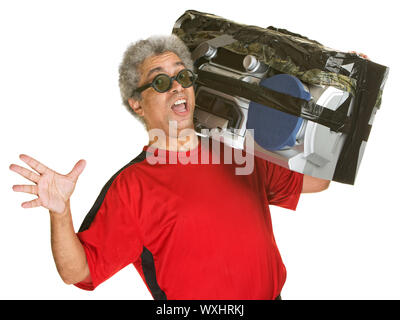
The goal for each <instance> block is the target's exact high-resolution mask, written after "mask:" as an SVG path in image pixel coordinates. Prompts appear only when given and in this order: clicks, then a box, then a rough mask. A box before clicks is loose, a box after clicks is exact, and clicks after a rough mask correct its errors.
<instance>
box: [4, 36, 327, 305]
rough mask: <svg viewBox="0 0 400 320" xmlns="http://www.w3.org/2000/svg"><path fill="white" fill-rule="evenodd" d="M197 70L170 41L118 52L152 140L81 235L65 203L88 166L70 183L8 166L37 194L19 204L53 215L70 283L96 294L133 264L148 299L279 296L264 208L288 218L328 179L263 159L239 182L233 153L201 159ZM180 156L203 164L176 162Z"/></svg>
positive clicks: (279, 267) (56, 251)
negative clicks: (196, 124) (303, 197)
mask: <svg viewBox="0 0 400 320" xmlns="http://www.w3.org/2000/svg"><path fill="white" fill-rule="evenodd" d="M192 68H193V65H192V61H191V60H190V53H189V51H188V49H187V48H186V47H185V45H184V44H183V43H182V42H181V41H180V40H179V39H178V38H177V37H175V36H168V37H152V38H149V39H147V40H143V41H139V42H137V43H136V44H134V45H132V46H130V47H129V48H128V50H127V51H126V52H125V55H124V59H123V61H122V64H121V66H120V89H121V95H122V99H123V102H124V104H125V105H126V106H127V107H129V108H130V110H132V112H133V113H134V115H136V116H137V117H139V118H140V119H141V120H142V121H143V123H144V124H145V126H146V129H147V130H148V131H149V136H150V143H149V146H146V147H145V148H144V150H143V152H142V153H141V154H140V155H139V156H138V157H137V158H135V159H134V160H132V161H131V162H130V163H129V164H127V165H126V166H125V167H124V168H122V169H121V170H119V171H118V172H117V173H116V174H115V175H114V176H113V177H112V178H111V179H110V180H109V181H108V182H107V184H106V185H105V186H104V188H103V189H102V191H101V193H100V195H99V197H98V199H97V200H96V202H95V203H94V205H93V207H92V209H91V210H90V212H89V213H88V215H87V216H86V218H85V220H84V221H83V223H82V226H81V228H80V230H79V232H78V233H77V234H76V233H75V231H74V229H73V224H72V218H71V210H70V197H71V195H72V193H73V191H74V188H75V185H76V182H77V179H78V177H79V175H80V174H81V173H82V171H83V170H84V167H85V161H84V160H80V161H78V162H77V163H76V164H75V166H74V168H73V169H72V170H71V172H70V173H69V174H67V175H61V174H59V173H57V172H55V171H53V170H51V169H49V168H47V167H46V166H44V165H43V164H41V163H40V162H38V161H36V160H35V159H33V158H31V157H29V156H27V155H21V156H20V158H21V160H22V161H24V162H25V163H26V164H28V165H29V166H30V167H31V168H32V169H34V170H35V171H36V172H33V171H31V170H28V169H25V168H23V167H20V166H18V165H15V164H12V165H11V166H10V169H11V170H13V171H15V172H17V173H19V174H20V175H22V176H24V177H25V178H27V179H29V180H30V181H32V182H34V185H23V186H22V185H16V186H13V189H14V191H17V192H25V193H31V194H35V195H37V196H38V198H37V199H35V200H32V201H28V202H24V203H23V204H22V207H24V208H32V207H37V206H43V207H44V208H47V209H48V210H49V211H50V217H51V244H52V252H53V256H54V260H55V264H56V267H57V270H58V272H59V274H60V276H61V278H62V279H63V281H64V282H65V283H67V284H75V285H76V286H78V287H80V288H82V289H87V290H93V289H94V288H95V287H96V286H98V285H99V284H100V283H102V282H103V281H105V280H106V279H108V278H109V277H111V276H112V275H113V274H115V273H116V272H118V271H119V270H120V269H122V268H123V267H125V266H126V265H128V264H130V263H132V264H134V266H135V267H136V269H137V270H138V272H139V273H140V275H141V276H142V278H143V280H144V282H145V284H146V285H147V287H148V289H149V290H150V292H151V294H152V295H153V297H154V298H155V299H275V298H277V297H278V296H279V295H280V291H281V289H282V286H283V284H284V282H285V278H286V271H285V267H284V265H283V263H282V260H281V257H280V255H279V251H278V248H277V246H276V244H275V240H274V236H273V231H272V224H271V218H270V213H269V205H271V204H275V205H279V206H282V207H285V208H289V209H293V210H294V209H295V208H296V205H297V201H298V198H299V195H300V193H301V192H318V191H322V190H324V189H326V188H327V187H328V185H329V181H326V180H321V179H317V178H312V177H308V176H303V175H302V174H299V173H296V172H292V171H289V170H287V169H285V168H282V167H279V166H277V165H274V164H272V163H269V162H266V161H264V160H261V159H258V158H256V159H255V162H254V170H253V171H252V172H251V173H250V174H248V175H236V174H235V169H236V168H237V167H238V166H240V165H239V164H237V163H235V162H231V163H225V162H226V161H224V159H225V157H226V156H227V154H228V153H229V152H228V153H218V155H219V157H220V160H221V161H220V163H214V162H213V163H211V161H210V162H208V164H204V162H201V161H200V160H202V159H205V158H207V157H208V159H210V157H213V156H214V155H215V153H216V150H215V145H214V144H212V143H208V144H204V143H201V144H200V143H199V139H198V138H197V136H196V134H195V132H194V131H193V111H194V107H195V95H194V89H193V81H194V76H193V74H192V73H191V69H192ZM171 123H172V124H174V125H173V126H171ZM171 128H172V130H171ZM154 132H156V134H154ZM163 137H164V138H163ZM228 151H229V150H228ZM231 152H234V151H233V150H231ZM182 156H190V157H191V159H195V160H199V161H192V162H190V163H186V164H183V163H181V162H179V161H173V159H177V158H180V157H182ZM154 159H156V160H160V159H164V160H166V161H165V162H164V163H161V162H160V161H158V162H157V161H153V162H152V160H154ZM171 159H172V161H171Z"/></svg>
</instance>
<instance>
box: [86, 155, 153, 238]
mask: <svg viewBox="0 0 400 320" xmlns="http://www.w3.org/2000/svg"><path fill="white" fill-rule="evenodd" d="M145 159H146V151H144V150H143V151H142V152H141V153H140V154H139V155H138V156H137V157H136V158H135V159H133V160H132V161H131V162H129V163H128V164H127V165H125V166H124V167H123V168H121V169H120V170H119V171H118V172H117V173H115V174H114V175H113V176H112V177H111V179H110V180H108V181H107V183H106V184H105V186H104V187H103V189H101V192H100V194H99V196H98V197H97V199H96V202H95V203H94V205H93V206H92V208H91V209H90V211H89V212H88V214H87V215H86V217H85V219H84V220H83V222H82V225H81V227H80V228H79V232H82V231H85V230H87V229H89V227H90V225H91V224H92V222H93V220H94V218H95V217H96V214H97V211H98V210H99V209H100V206H101V204H102V203H103V200H104V198H105V196H106V194H107V191H108V189H109V188H110V186H111V184H112V183H113V181H114V180H115V178H116V177H117V176H118V175H119V174H120V173H121V172H122V171H123V170H125V169H126V168H128V167H130V166H131V165H133V164H135V163H139V162H142V161H144V160H145Z"/></svg>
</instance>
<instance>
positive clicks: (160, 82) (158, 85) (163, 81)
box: [153, 74, 171, 92]
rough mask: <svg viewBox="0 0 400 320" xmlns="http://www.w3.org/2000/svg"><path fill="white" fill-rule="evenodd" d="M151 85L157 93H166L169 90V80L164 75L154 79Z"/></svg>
mask: <svg viewBox="0 0 400 320" xmlns="http://www.w3.org/2000/svg"><path fill="white" fill-rule="evenodd" d="M153 85H154V88H155V89H156V90H157V91H158V92H166V91H168V89H169V88H170V85H171V79H170V78H169V77H168V76H167V75H165V74H160V75H158V76H157V77H156V78H155V79H154V82H153Z"/></svg>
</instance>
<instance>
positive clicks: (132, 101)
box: [128, 98, 144, 117]
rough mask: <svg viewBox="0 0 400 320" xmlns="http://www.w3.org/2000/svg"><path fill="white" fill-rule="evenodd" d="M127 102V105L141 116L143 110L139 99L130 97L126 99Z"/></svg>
mask: <svg viewBox="0 0 400 320" xmlns="http://www.w3.org/2000/svg"><path fill="white" fill-rule="evenodd" d="M128 103H129V106H130V107H131V108H132V110H133V111H135V112H136V113H137V114H138V115H139V116H141V117H143V115H144V110H143V108H142V105H141V103H140V100H135V99H133V98H130V99H128Z"/></svg>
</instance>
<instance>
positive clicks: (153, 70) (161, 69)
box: [146, 61, 185, 79]
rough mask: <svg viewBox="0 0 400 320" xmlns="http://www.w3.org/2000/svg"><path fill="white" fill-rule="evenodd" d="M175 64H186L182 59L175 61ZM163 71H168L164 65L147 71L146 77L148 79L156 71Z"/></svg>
mask: <svg viewBox="0 0 400 320" xmlns="http://www.w3.org/2000/svg"><path fill="white" fill-rule="evenodd" d="M175 66H185V64H184V63H183V62H182V61H178V62H176V63H175ZM162 71H163V72H166V71H165V69H164V68H162V67H157V68H153V69H151V70H150V71H149V72H148V73H147V76H146V78H147V79H148V78H149V77H150V76H151V75H152V74H153V73H155V72H162Z"/></svg>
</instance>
